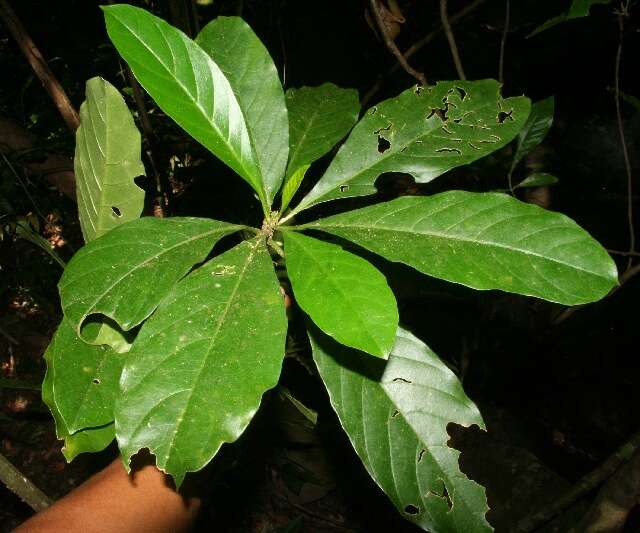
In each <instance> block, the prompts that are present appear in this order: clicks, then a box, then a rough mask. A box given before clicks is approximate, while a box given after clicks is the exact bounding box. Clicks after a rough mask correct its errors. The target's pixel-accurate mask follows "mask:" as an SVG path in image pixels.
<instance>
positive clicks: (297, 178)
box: [280, 165, 310, 212]
mask: <svg viewBox="0 0 640 533" xmlns="http://www.w3.org/2000/svg"><path fill="white" fill-rule="evenodd" d="M309 166H310V165H302V166H301V167H298V170H296V171H295V172H294V173H293V174H291V176H287V179H286V180H285V182H284V185H283V187H282V201H281V202H280V212H284V210H285V209H286V208H287V207H288V206H289V202H290V201H291V199H292V198H293V197H294V195H295V194H296V192H298V188H299V187H300V185H302V181H303V180H304V176H305V174H306V173H307V170H309Z"/></svg>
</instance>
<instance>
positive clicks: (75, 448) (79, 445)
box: [42, 354, 115, 462]
mask: <svg viewBox="0 0 640 533" xmlns="http://www.w3.org/2000/svg"><path fill="white" fill-rule="evenodd" d="M45 359H46V362H47V372H46V374H45V377H44V381H43V383H42V401H43V402H44V403H45V405H46V406H47V407H48V408H49V410H50V411H51V414H52V416H53V420H54V422H55V426H56V436H57V437H58V439H60V440H64V446H63V448H62V454H63V455H64V457H65V459H66V460H67V461H68V462H71V461H73V459H75V457H77V456H78V455H79V454H81V453H85V452H99V451H102V450H104V449H105V448H106V447H107V446H109V444H110V443H111V441H113V439H114V438H115V428H114V424H113V422H111V423H109V424H106V425H104V426H101V427H91V428H85V429H83V430H81V431H78V432H76V433H74V434H73V435H71V434H70V433H69V430H68V429H67V426H66V425H65V423H64V420H63V418H62V416H61V415H60V411H58V407H57V406H56V404H55V402H54V399H53V381H54V371H55V368H54V362H53V359H52V358H51V357H48V356H47V354H45Z"/></svg>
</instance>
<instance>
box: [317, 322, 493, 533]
mask: <svg viewBox="0 0 640 533" xmlns="http://www.w3.org/2000/svg"><path fill="white" fill-rule="evenodd" d="M310 337H311V345H312V349H313V358H314V360H315V362H316V365H317V366H318V370H319V371H320V376H321V377H322V380H323V381H324V383H325V385H326V387H327V390H328V391H329V398H330V400H331V405H332V406H333V408H334V409H335V411H336V413H337V414H338V418H339V419H340V423H341V424H342V427H343V428H344V430H345V431H346V433H347V435H348V436H349V439H350V441H351V444H352V445H353V447H354V449H355V450H356V452H357V454H358V455H359V457H360V459H361V460H362V462H363V464H364V466H365V468H366V469H367V471H368V472H369V474H370V475H371V477H372V478H373V479H374V480H375V481H376V483H377V484H378V485H379V486H380V487H381V488H382V490H383V491H384V492H385V493H386V494H387V496H388V497H389V498H390V499H391V501H392V502H393V504H394V505H395V506H396V507H397V508H398V511H399V512H400V514H401V515H402V516H403V517H404V518H406V519H407V520H410V521H411V522H414V523H415V524H416V525H418V526H420V527H421V528H422V529H424V530H425V531H432V532H434V533H440V532H451V533H457V532H462V531H465V532H466V531H469V532H478V531H492V528H491V526H489V524H488V523H487V522H486V520H485V518H484V515H485V513H486V512H487V510H488V507H487V501H486V497H485V494H484V489H483V488H482V487H481V486H480V485H478V484H477V483H475V482H474V481H471V480H470V479H468V478H467V477H466V476H465V475H464V474H463V473H461V472H460V468H459V465H458V459H459V455H460V453H459V452H458V451H457V450H455V449H453V448H450V447H449V446H447V441H448V440H449V435H448V433H447V424H448V423H450V422H454V423H456V424H460V425H463V426H469V425H472V424H477V425H478V426H480V427H484V424H483V421H482V417H481V415H480V413H479V411H478V409H477V407H476V406H475V405H474V404H473V402H472V401H471V400H469V398H468V397H467V396H466V394H465V393H464V390H463V389H462V386H461V385H460V382H459V381H458V379H457V378H456V376H455V375H454V374H453V373H452V372H451V371H450V370H449V369H448V368H447V366H446V365H445V364H444V363H443V362H442V361H441V360H440V359H439V358H438V356H436V355H435V354H434V353H433V352H432V351H431V350H430V349H429V348H428V347H427V346H426V345H425V344H424V343H423V342H421V341H420V340H419V339H417V338H416V337H414V336H413V335H411V334H410V333H409V332H407V331H405V330H403V329H402V328H399V329H398V334H397V340H396V343H395V346H394V348H393V350H392V352H391V355H390V356H389V361H388V362H387V363H386V365H385V364H384V362H382V361H376V360H373V359H371V358H366V357H363V356H362V354H358V353H357V352H354V351H353V350H350V349H348V348H346V347H344V346H340V345H339V344H337V343H335V342H334V341H332V340H331V339H329V338H328V337H327V336H325V335H323V334H322V333H320V332H319V331H318V330H317V329H312V331H311V335H310Z"/></svg>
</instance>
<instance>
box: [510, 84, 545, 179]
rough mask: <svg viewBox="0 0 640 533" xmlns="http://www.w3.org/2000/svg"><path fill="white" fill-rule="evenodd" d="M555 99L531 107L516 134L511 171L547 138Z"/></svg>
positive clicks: (542, 101) (535, 103)
mask: <svg viewBox="0 0 640 533" xmlns="http://www.w3.org/2000/svg"><path fill="white" fill-rule="evenodd" d="M554 111H555V98H554V97H553V96H550V97H549V98H545V99H544V100H540V101H538V102H534V103H533V104H532V105H531V113H529V118H527V122H526V123H525V125H524V127H523V128H522V130H521V131H520V133H518V139H517V142H516V151H515V154H514V156H513V162H512V163H511V171H513V169H514V168H515V167H516V165H517V164H518V163H519V162H520V161H521V160H522V158H523V157H524V156H525V155H527V154H528V153H529V152H530V151H531V150H533V149H534V148H535V147H536V146H538V145H539V144H540V143H541V142H542V141H543V139H544V138H545V137H546V136H547V133H548V132H549V129H550V128H551V126H552V124H553V114H554Z"/></svg>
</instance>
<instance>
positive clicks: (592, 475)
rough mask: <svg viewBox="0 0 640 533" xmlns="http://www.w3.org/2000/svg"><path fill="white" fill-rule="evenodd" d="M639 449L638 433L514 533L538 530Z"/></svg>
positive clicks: (523, 523) (639, 438)
mask: <svg viewBox="0 0 640 533" xmlns="http://www.w3.org/2000/svg"><path fill="white" fill-rule="evenodd" d="M639 447H640V431H639V432H637V433H635V434H634V435H633V436H632V437H631V438H630V439H629V440H628V441H627V442H625V443H624V444H623V445H622V446H621V447H620V448H618V449H617V450H616V451H615V452H614V453H613V454H611V455H610V456H609V457H608V458H607V459H606V460H605V461H604V462H603V463H602V464H600V465H599V466H598V467H597V468H596V469H595V470H592V471H591V472H589V473H588V474H587V475H586V476H584V477H583V478H582V479H580V481H578V482H577V483H576V484H575V485H574V486H573V487H571V488H570V489H569V490H568V491H567V492H565V493H564V494H562V495H560V497H558V498H555V499H554V501H553V502H551V503H550V504H549V505H548V506H547V507H545V508H544V509H541V510H540V511H537V512H535V513H533V514H530V515H529V516H527V517H525V518H524V519H523V520H521V521H520V523H519V524H518V526H517V527H516V528H515V532H516V533H529V532H531V531H535V530H536V529H538V528H540V527H541V526H543V525H544V524H546V523H547V522H549V521H551V520H552V519H553V518H554V517H556V516H557V515H559V514H560V513H561V512H562V511H564V510H565V509H566V508H567V507H569V506H570V505H571V504H572V503H574V502H575V501H577V500H579V499H580V498H582V497H583V496H584V495H585V494H587V493H589V492H591V491H592V490H593V489H595V488H596V487H597V486H599V485H601V484H602V483H603V482H604V481H605V480H606V479H607V478H609V477H610V476H611V475H613V474H614V473H615V472H616V470H618V468H619V467H620V466H621V465H622V464H624V463H626V462H627V461H629V460H630V459H631V458H632V457H633V455H634V454H635V453H636V451H637V450H638V448H639Z"/></svg>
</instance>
